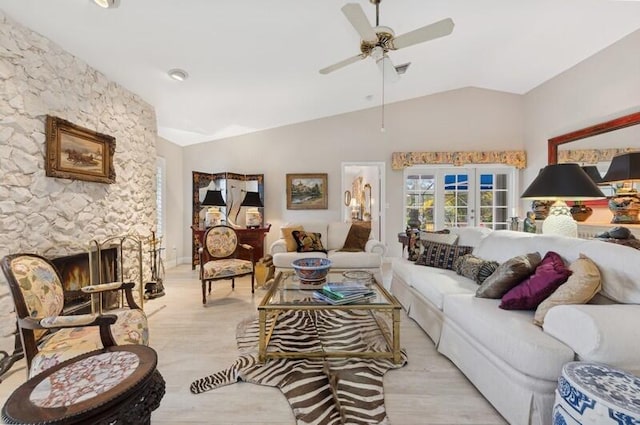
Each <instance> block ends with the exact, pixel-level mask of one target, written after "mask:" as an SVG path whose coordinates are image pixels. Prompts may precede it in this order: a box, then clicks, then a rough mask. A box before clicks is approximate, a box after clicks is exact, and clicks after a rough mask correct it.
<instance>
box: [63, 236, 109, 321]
mask: <svg viewBox="0 0 640 425" xmlns="http://www.w3.org/2000/svg"><path fill="white" fill-rule="evenodd" d="M98 255H100V257H98ZM89 256H91V261H89ZM98 258H100V260H98ZM52 262H53V264H54V266H55V267H56V269H58V272H59V274H60V278H61V279H62V288H63V290H64V310H63V311H64V314H73V313H76V314H81V313H88V312H90V311H91V295H89V294H85V293H84V292H82V290H81V288H83V287H84V286H88V285H91V284H98V283H108V282H114V281H116V280H117V279H118V249H117V248H115V247H114V248H105V249H101V250H100V251H99V252H98V251H92V252H91V253H89V252H83V253H78V254H72V255H67V256H64V257H58V258H54V259H53V260H52ZM102 304H103V308H111V307H114V306H117V304H118V294H117V292H115V291H112V292H109V293H105V294H103V299H102Z"/></svg>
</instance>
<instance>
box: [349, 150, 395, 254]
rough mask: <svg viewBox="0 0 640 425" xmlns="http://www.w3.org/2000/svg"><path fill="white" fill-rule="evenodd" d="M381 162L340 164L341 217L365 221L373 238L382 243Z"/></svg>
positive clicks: (383, 220)
mask: <svg viewBox="0 0 640 425" xmlns="http://www.w3.org/2000/svg"><path fill="white" fill-rule="evenodd" d="M384 171H385V163H384V162H343V163H342V193H343V199H342V213H341V217H342V220H343V221H345V222H369V223H370V225H371V234H372V236H373V238H375V239H377V240H379V241H381V242H383V243H384V242H385V235H384V229H385V215H384V205H385V199H384V194H385V187H384V184H385V175H384Z"/></svg>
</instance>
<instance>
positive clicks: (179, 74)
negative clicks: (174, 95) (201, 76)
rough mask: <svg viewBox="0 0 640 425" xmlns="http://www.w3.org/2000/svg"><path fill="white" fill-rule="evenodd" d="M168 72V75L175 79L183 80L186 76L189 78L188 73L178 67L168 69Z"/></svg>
mask: <svg viewBox="0 0 640 425" xmlns="http://www.w3.org/2000/svg"><path fill="white" fill-rule="evenodd" d="M168 74H169V77H171V78H173V79H174V80H177V81H184V80H186V79H187V78H189V74H187V71H185V70H184V69H179V68H176V69H172V70H170V71H169V72H168Z"/></svg>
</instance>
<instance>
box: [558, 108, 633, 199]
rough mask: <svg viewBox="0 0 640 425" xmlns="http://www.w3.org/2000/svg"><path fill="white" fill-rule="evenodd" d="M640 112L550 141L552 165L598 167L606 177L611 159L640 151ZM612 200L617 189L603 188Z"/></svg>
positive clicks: (601, 174)
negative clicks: (568, 163)
mask: <svg viewBox="0 0 640 425" xmlns="http://www.w3.org/2000/svg"><path fill="white" fill-rule="evenodd" d="M639 124H640V112H635V113H632V114H628V115H624V116H621V117H619V118H615V119H613V120H609V121H605V122H602V123H599V124H595V125H592V126H590V127H586V128H583V129H580V130H576V131H572V132H571V133H567V134H563V135H560V136H557V137H554V138H552V139H549V141H548V163H549V164H556V163H565V162H573V163H578V164H580V165H595V166H596V168H597V169H598V172H599V173H600V176H604V175H605V174H606V172H607V170H608V169H609V165H610V164H611V159H612V158H613V157H614V156H616V155H619V154H622V153H624V152H630V151H638V150H640V125H639ZM601 189H602V190H603V192H604V193H605V195H607V196H612V195H613V193H614V190H613V187H611V186H604V187H601Z"/></svg>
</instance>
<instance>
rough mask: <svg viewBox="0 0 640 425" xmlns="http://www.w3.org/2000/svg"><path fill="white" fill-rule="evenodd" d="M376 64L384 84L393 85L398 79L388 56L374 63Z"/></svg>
mask: <svg viewBox="0 0 640 425" xmlns="http://www.w3.org/2000/svg"><path fill="white" fill-rule="evenodd" d="M376 64H378V69H380V72H381V73H382V77H383V78H384V81H385V82H386V83H395V82H396V81H398V80H399V79H400V76H399V75H398V71H396V67H395V66H393V62H391V59H390V58H389V56H387V55H384V56H383V57H382V58H381V59H379V60H377V61H376Z"/></svg>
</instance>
